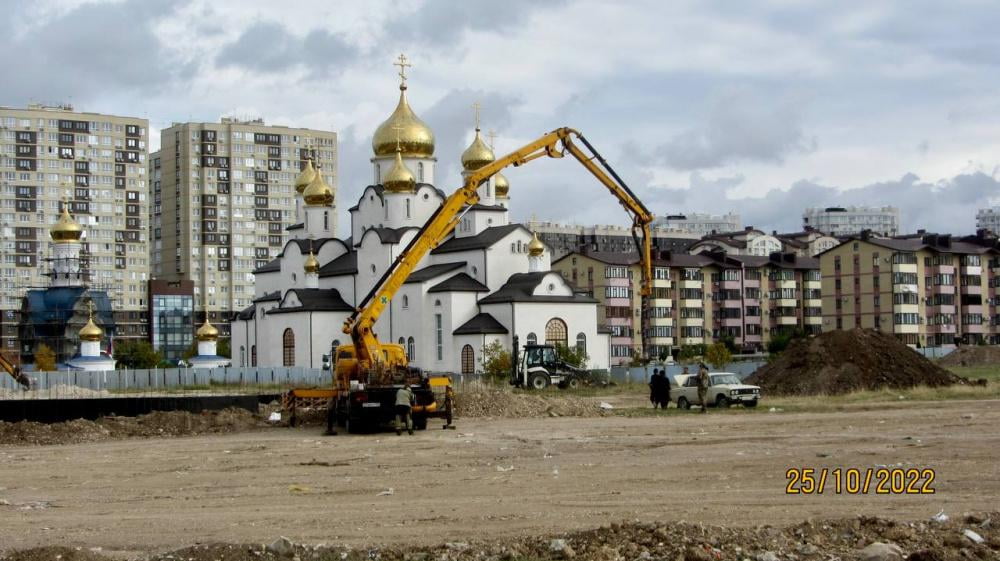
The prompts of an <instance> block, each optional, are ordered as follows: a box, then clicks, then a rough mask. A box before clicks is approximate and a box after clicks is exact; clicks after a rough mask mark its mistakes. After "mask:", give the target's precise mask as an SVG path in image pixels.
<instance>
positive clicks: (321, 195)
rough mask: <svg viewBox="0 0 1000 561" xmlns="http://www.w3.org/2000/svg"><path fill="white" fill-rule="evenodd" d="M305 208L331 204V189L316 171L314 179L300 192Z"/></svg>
mask: <svg viewBox="0 0 1000 561" xmlns="http://www.w3.org/2000/svg"><path fill="white" fill-rule="evenodd" d="M302 198H303V200H305V202H306V205H307V206H330V205H332V204H333V189H330V186H329V185H327V184H326V181H324V180H323V174H322V173H321V172H320V171H318V170H317V171H316V177H314V178H313V180H312V181H311V182H309V186H308V187H306V188H305V190H304V191H302Z"/></svg>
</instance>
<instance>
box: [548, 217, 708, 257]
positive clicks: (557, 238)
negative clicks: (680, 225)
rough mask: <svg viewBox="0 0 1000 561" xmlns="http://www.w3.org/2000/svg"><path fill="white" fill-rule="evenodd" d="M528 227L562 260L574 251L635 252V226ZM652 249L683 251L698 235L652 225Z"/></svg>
mask: <svg viewBox="0 0 1000 561" xmlns="http://www.w3.org/2000/svg"><path fill="white" fill-rule="evenodd" d="M529 229H531V230H532V231H533V232H535V233H537V234H538V239H540V240H542V241H543V242H545V245H547V246H548V247H549V248H550V250H551V251H552V258H553V259H559V258H560V257H563V256H565V255H567V254H569V253H573V252H598V253H612V252H626V253H627V252H630V251H636V247H635V240H634V239H633V238H632V229H631V228H626V227H624V226H614V225H608V224H596V225H593V226H577V225H570V224H559V223H557V222H532V223H531V224H530V225H529ZM650 233H651V234H652V236H653V248H654V249H655V250H656V251H672V252H678V253H679V252H683V251H685V250H686V249H687V247H688V246H690V245H691V244H693V243H694V242H696V241H698V235H696V234H691V233H687V232H677V231H670V230H665V229H662V228H652V230H651V232H650Z"/></svg>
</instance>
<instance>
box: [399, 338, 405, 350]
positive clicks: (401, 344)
mask: <svg viewBox="0 0 1000 561" xmlns="http://www.w3.org/2000/svg"><path fill="white" fill-rule="evenodd" d="M399 346H401V347H403V348H404V349H405V348H406V339H403V338H402V337H400V338H399Z"/></svg>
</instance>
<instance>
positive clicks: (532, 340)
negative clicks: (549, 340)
mask: <svg viewBox="0 0 1000 561" xmlns="http://www.w3.org/2000/svg"><path fill="white" fill-rule="evenodd" d="M525 340H526V341H527V343H525V344H527V345H537V344H538V336H537V335H535V334H534V333H528V337H527V338H526V339H525Z"/></svg>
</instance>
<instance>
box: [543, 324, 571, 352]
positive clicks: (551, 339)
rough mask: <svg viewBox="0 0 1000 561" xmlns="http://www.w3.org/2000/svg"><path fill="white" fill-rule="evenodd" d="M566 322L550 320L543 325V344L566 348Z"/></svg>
mask: <svg viewBox="0 0 1000 561" xmlns="http://www.w3.org/2000/svg"><path fill="white" fill-rule="evenodd" d="M567 342H568V341H567V336H566V322H565V321H563V320H561V319H559V318H552V319H550V320H549V322H548V323H546V324H545V344H546V345H562V346H563V347H565V346H567Z"/></svg>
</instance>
